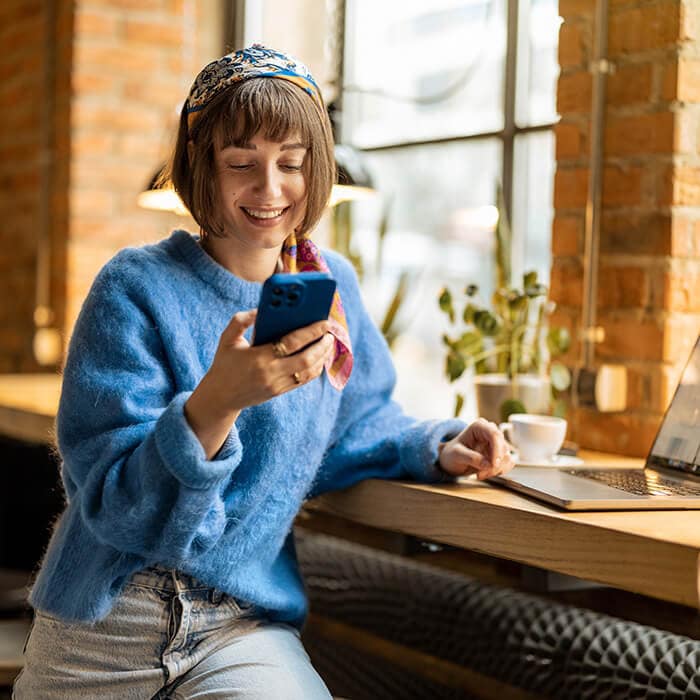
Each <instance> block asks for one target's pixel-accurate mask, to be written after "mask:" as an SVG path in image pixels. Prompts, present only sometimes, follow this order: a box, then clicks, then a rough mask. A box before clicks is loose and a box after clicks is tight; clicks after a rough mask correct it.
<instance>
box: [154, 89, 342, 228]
mask: <svg viewBox="0 0 700 700" xmlns="http://www.w3.org/2000/svg"><path fill="white" fill-rule="evenodd" d="M258 132H262V133H263V135H264V136H265V138H267V139H269V140H270V141H275V142H281V141H284V140H285V139H287V138H288V137H290V136H293V135H297V134H298V135H299V136H300V137H301V142H302V143H303V144H304V145H305V146H306V147H307V148H308V151H307V152H306V155H305V157H304V169H303V173H304V178H305V180H306V196H307V199H306V213H305V215H304V220H303V221H302V223H301V226H300V230H299V231H297V233H309V232H310V231H312V230H313V228H314V227H315V226H316V224H317V223H318V221H319V219H320V218H321V215H322V214H323V210H324V209H325V207H326V205H327V203H328V198H329V197H330V193H331V188H332V187H333V183H334V182H335V178H336V170H335V158H334V155H333V135H332V130H331V124H330V120H329V118H328V114H327V112H326V110H325V109H322V108H321V107H319V105H318V104H316V102H315V101H314V99H313V98H312V97H311V96H310V95H308V94H306V93H305V92H304V91H303V90H302V89H301V88H300V87H297V86H296V85H294V84H293V83H291V82H290V81H288V80H284V79H282V78H249V79H248V80H243V81H240V82H237V83H234V84H233V85H231V86H230V87H227V88H225V89H224V90H222V91H221V93H220V94H219V95H216V96H215V97H214V99H213V100H212V101H211V102H210V103H209V104H208V105H207V106H206V107H204V109H203V110H202V111H201V113H200V114H199V117H198V118H197V120H196V121H195V123H194V125H193V128H192V133H189V132H188V128H187V114H186V111H185V109H184V107H183V110H182V113H181V115H180V126H179V129H178V134H177V142H176V144H175V151H174V153H173V158H172V162H171V163H170V164H169V168H167V169H166V172H165V173H164V179H165V180H170V181H171V182H172V184H173V187H174V188H175V191H176V192H177V193H178V194H179V195H180V198H181V199H182V201H183V202H184V203H185V206H186V207H187V208H188V209H189V210H190V213H191V214H192V216H193V217H194V220H195V221H196V222H197V223H198V224H199V225H200V226H201V227H202V229H203V230H204V232H205V233H207V234H212V235H214V236H225V235H226V234H225V232H224V230H223V226H222V224H221V222H220V221H219V220H218V217H217V212H218V210H219V193H218V188H217V186H216V176H215V170H214V154H215V152H216V151H215V149H218V150H221V149H223V148H227V147H228V146H243V145H245V144H246V143H248V142H249V141H250V139H252V138H253V137H254V136H255V134H257V133H258ZM190 141H191V142H192V144H193V156H194V157H193V159H192V161H190V157H189V153H188V142H190ZM290 233H291V232H290Z"/></svg>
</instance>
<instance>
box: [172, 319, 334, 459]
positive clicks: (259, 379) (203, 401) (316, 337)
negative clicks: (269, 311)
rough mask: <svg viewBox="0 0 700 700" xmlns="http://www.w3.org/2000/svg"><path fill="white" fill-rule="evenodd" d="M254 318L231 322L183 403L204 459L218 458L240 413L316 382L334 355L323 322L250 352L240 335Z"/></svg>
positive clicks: (253, 348)
mask: <svg viewBox="0 0 700 700" xmlns="http://www.w3.org/2000/svg"><path fill="white" fill-rule="evenodd" d="M256 315H257V311H256V310H251V311H242V312H239V313H237V314H235V315H234V316H233V318H232V319H231V321H230V322H229V324H228V326H227V327H226V328H225V329H224V332H223V333H222V334H221V337H220V339H219V346H218V348H217V350H216V354H215V355H214V361H213V362H212V365H211V367H210V368H209V371H208V372H207V373H206V374H205V375H204V377H203V378H202V381H201V382H200V383H199V385H198V386H197V388H196V389H195V390H194V391H193V392H192V395H191V396H190V398H189V399H188V400H187V402H186V403H185V415H186V417H187V420H188V422H189V424H190V426H191V427H192V429H193V430H194V432H195V434H196V435H197V437H198V438H199V440H200V442H201V443H202V445H203V447H204V449H205V451H206V453H207V457H208V458H211V457H212V456H213V455H214V454H216V452H218V450H219V449H220V447H221V445H222V444H223V442H224V440H225V439H226V436H227V435H228V433H229V431H230V430H231V426H232V425H233V423H234V422H235V420H236V418H237V417H238V415H239V413H240V412H241V410H243V409H244V408H246V407H248V406H255V405H257V404H260V403H263V402H264V401H267V400H268V399H271V398H273V397H274V396H279V395H280V394H284V393H286V392H288V391H290V390H292V389H295V388H297V387H298V386H301V385H303V384H306V383H308V382H310V381H311V380H312V379H315V378H316V377H318V376H319V375H320V374H321V372H322V371H323V366H324V364H325V361H326V358H327V357H328V355H329V354H330V353H331V352H332V350H333V347H334V343H335V340H334V338H333V336H332V335H330V333H328V321H319V322H318V323H313V324H311V325H310V326H305V327H304V328H299V329H297V330H295V331H292V332H291V333H288V334H287V335H285V336H284V337H283V338H282V339H281V342H279V343H269V344H267V345H259V346H251V345H250V344H249V343H248V341H247V340H246V339H245V337H244V336H243V334H244V332H245V331H246V329H247V328H248V327H250V326H251V325H253V323H254V322H255V317H256ZM314 341H319V342H314ZM309 343H313V344H312V345H310V346H309V347H306V346H307V345H309ZM276 348H277V351H276ZM302 348H304V349H303V350H302ZM280 349H283V350H284V355H281V354H280V353H279V350H280ZM295 353H296V354H295Z"/></svg>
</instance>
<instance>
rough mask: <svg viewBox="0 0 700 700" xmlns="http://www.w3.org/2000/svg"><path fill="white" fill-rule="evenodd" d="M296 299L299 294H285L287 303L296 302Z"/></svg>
mask: <svg viewBox="0 0 700 700" xmlns="http://www.w3.org/2000/svg"><path fill="white" fill-rule="evenodd" d="M298 298H299V294H297V292H289V294H287V299H288V300H289V301H296V300H297V299H298Z"/></svg>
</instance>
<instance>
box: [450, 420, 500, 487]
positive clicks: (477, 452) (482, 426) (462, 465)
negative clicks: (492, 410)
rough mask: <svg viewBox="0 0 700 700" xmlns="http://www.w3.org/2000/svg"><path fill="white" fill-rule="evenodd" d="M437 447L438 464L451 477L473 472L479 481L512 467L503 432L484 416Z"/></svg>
mask: <svg viewBox="0 0 700 700" xmlns="http://www.w3.org/2000/svg"><path fill="white" fill-rule="evenodd" d="M438 449H439V462H440V467H441V468H442V470H443V471H445V472H447V473H448V474H451V475H452V476H463V475H469V474H476V478H477V479H479V480H480V481H482V480H483V479H488V478H489V477H491V476H496V475H498V474H505V473H506V472H508V471H510V470H511V469H512V468H513V466H514V462H513V459H512V457H511V456H510V450H509V449H508V443H507V442H506V439H505V437H503V433H502V432H501V431H500V430H499V429H498V426H497V425H496V424H495V423H492V422H491V421H488V420H485V419H484V418H477V419H476V420H475V421H474V422H473V423H472V424H471V425H470V426H469V427H467V428H465V429H464V430H463V431H462V432H461V433H460V434H459V435H457V436H456V437H454V438H452V440H450V441H449V442H445V443H443V444H441V445H440V447H439V448H438Z"/></svg>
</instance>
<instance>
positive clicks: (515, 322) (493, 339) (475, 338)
mask: <svg viewBox="0 0 700 700" xmlns="http://www.w3.org/2000/svg"><path fill="white" fill-rule="evenodd" d="M439 306H440V309H441V310H442V311H443V312H444V313H445V314H446V315H447V317H448V319H449V323H450V331H449V332H448V333H445V334H444V335H443V343H444V344H445V347H446V356H445V374H446V375H447V377H448V379H449V380H450V381H451V382H454V381H456V380H457V379H459V378H460V377H461V376H462V375H463V374H464V372H465V371H466V370H467V369H468V368H471V369H472V370H473V372H474V375H475V376H474V385H475V389H476V398H477V407H478V411H479V415H481V416H483V417H485V418H488V419H489V420H493V421H496V422H499V421H501V420H507V418H508V416H509V415H510V414H511V413H526V412H531V413H547V412H549V411H550V404H551V403H552V400H554V401H553V412H554V413H555V414H558V415H562V413H563V412H564V411H565V404H564V403H563V401H562V400H561V399H558V398H557V397H558V396H559V394H560V393H561V392H564V391H566V389H567V388H568V386H569V384H570V381H571V377H570V373H569V370H568V369H567V368H566V367H565V366H564V365H562V364H561V363H558V362H551V358H553V357H555V356H557V355H559V354H561V353H563V352H566V350H567V349H568V348H569V344H570V337H569V333H568V331H567V330H566V329H565V328H549V327H548V323H547V319H548V316H549V313H550V312H551V311H552V309H553V304H552V302H550V301H548V300H547V288H546V287H545V286H544V285H543V284H540V283H538V281H537V273H536V272H528V273H527V274H525V275H524V276H523V285H522V288H516V287H499V288H498V289H497V290H496V291H495V292H494V295H493V299H492V305H491V308H488V307H487V306H486V305H485V304H484V303H483V302H482V301H481V300H480V298H479V290H478V287H477V286H476V285H473V284H470V285H468V286H467V287H466V289H465V290H464V298H463V299H462V300H461V308H457V307H458V306H460V304H459V302H458V301H457V300H455V299H454V297H453V295H452V293H451V292H450V290H449V289H448V288H444V289H443V290H442V292H441V293H440V298H439ZM463 404H464V396H463V394H461V393H458V394H457V396H456V402H455V411H454V413H455V416H458V415H459V413H460V412H461V410H462V406H463Z"/></svg>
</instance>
